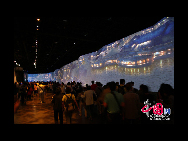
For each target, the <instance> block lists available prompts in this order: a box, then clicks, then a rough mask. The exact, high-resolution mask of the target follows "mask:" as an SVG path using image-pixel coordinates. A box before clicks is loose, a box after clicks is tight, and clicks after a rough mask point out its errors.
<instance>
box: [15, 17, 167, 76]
mask: <svg viewBox="0 0 188 141" xmlns="http://www.w3.org/2000/svg"><path fill="white" fill-rule="evenodd" d="M37 18H40V19H41V20H40V27H39V30H38V31H37V30H36V29H37V28H36V26H37ZM162 18H164V17H14V61H16V62H17V63H18V64H20V66H21V67H23V69H24V70H26V71H28V73H48V72H53V71H55V70H56V69H59V68H61V67H63V66H64V65H66V64H69V63H71V62H72V61H75V60H77V59H78V58H79V57H80V56H81V55H84V54H88V53H91V52H95V51H97V50H99V49H100V48H102V47H103V46H105V45H107V44H110V43H112V42H114V41H117V40H119V39H122V38H124V37H127V36H129V35H131V34H134V33H136V32H138V31H141V30H143V29H146V28H148V27H150V26H153V25H154V24H156V23H157V22H158V21H160V20H161V19H162ZM36 38H37V39H38V53H37V68H36V69H35V66H34V62H35V57H36V52H35V49H36V48H35V44H36V43H35V42H36ZM32 46H33V47H32ZM14 65H15V66H16V64H15V63H14Z"/></svg>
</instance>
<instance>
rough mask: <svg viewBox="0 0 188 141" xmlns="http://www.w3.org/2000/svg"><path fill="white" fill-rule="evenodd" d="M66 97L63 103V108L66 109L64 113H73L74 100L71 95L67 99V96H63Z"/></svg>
mask: <svg viewBox="0 0 188 141" xmlns="http://www.w3.org/2000/svg"><path fill="white" fill-rule="evenodd" d="M65 96H66V97H67V100H66V102H65V107H66V111H67V112H68V111H73V110H74V100H73V99H72V94H71V97H68V96H67V95H65Z"/></svg>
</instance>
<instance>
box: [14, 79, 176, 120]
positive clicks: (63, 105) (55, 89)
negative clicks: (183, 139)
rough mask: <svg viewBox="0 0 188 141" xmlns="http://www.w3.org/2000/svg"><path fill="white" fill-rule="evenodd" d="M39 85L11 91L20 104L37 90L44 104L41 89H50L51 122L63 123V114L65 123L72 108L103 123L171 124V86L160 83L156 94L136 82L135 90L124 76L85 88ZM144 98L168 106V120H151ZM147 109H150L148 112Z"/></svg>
mask: <svg viewBox="0 0 188 141" xmlns="http://www.w3.org/2000/svg"><path fill="white" fill-rule="evenodd" d="M40 84H41V83H30V84H29V83H24V84H21V83H20V84H18V85H17V84H15V89H16V90H15V93H16V94H17V97H18V98H19V99H20V102H21V104H24V102H25V101H24V100H26V99H27V100H30V99H31V95H32V94H33V95H36V94H37V93H38V94H39V95H40V97H41V103H44V92H46V91H50V92H52V93H53V94H54V96H53V98H52V103H53V110H54V120H55V124H58V119H59V120H60V124H63V113H64V114H65V116H66V121H67V123H70V124H71V118H72V113H73V112H74V111H75V110H78V111H79V116H85V118H88V119H89V120H91V121H92V120H93V119H94V118H96V117H97V118H98V117H100V120H101V121H102V122H101V123H104V124H139V123H143V124H147V123H174V89H173V88H172V86H170V85H169V84H164V83H163V84H161V86H160V88H159V90H158V92H157V93H156V95H155V94H153V93H152V92H150V91H149V90H148V87H147V86H146V85H143V84H142V85H140V89H139V90H138V89H136V88H134V82H128V83H125V80H124V79H121V80H120V84H119V82H116V83H115V82H113V81H112V82H109V83H107V84H106V85H104V86H103V85H102V84H101V83H100V82H96V83H95V82H94V81H92V82H91V85H89V84H86V87H83V86H82V83H81V82H77V83H76V82H68V83H67V84H64V83H62V84H59V83H58V82H57V83H56V82H49V83H43V85H40ZM146 101H147V102H148V103H150V105H151V106H152V105H155V104H156V103H161V104H162V105H163V106H164V108H170V109H171V114H170V116H169V117H170V121H165V120H164V121H151V119H150V118H148V117H147V116H146V114H145V113H143V112H142V111H141V109H142V108H143V107H144V105H145V102H146ZM151 112H153V111H152V110H151V111H150V112H149V114H150V113H151ZM151 114H152V113H151ZM58 115H59V118H58Z"/></svg>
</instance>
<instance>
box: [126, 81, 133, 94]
mask: <svg viewBox="0 0 188 141" xmlns="http://www.w3.org/2000/svg"><path fill="white" fill-rule="evenodd" d="M126 89H127V91H128V92H129V91H131V90H132V84H131V83H127V84H126Z"/></svg>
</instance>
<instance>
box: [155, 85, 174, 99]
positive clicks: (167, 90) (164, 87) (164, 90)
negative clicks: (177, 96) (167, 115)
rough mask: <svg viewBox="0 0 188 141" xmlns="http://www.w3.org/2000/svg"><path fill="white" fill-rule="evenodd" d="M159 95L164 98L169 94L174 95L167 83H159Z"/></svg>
mask: <svg viewBox="0 0 188 141" xmlns="http://www.w3.org/2000/svg"><path fill="white" fill-rule="evenodd" d="M158 92H159V93H160V95H161V96H162V97H163V98H164V97H167V96H170V95H174V89H173V88H172V86H171V85H169V84H164V83H163V84H161V86H160V89H159V91H158Z"/></svg>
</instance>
